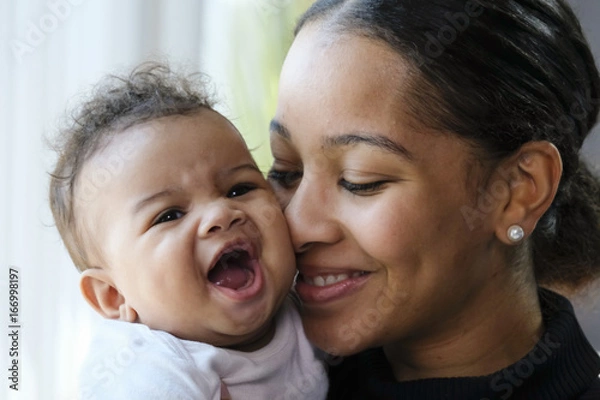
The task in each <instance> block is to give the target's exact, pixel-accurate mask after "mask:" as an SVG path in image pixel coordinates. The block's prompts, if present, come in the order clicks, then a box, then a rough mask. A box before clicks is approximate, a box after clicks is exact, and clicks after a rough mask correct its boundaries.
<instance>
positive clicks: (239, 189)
mask: <svg viewBox="0 0 600 400" xmlns="http://www.w3.org/2000/svg"><path fill="white" fill-rule="evenodd" d="M257 187H258V186H257V185H255V184H253V183H239V184H237V185H234V186H233V187H232V188H231V189H229V192H227V197H229V198H232V197H239V196H243V195H245V194H246V193H248V192H251V191H253V190H254V189H256V188H257Z"/></svg>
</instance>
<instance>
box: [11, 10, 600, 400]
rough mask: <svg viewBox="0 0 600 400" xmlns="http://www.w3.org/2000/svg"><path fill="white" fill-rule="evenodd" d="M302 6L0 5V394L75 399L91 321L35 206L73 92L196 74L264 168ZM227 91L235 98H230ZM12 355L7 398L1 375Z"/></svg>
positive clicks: (43, 207) (43, 201)
mask: <svg viewBox="0 0 600 400" xmlns="http://www.w3.org/2000/svg"><path fill="white" fill-rule="evenodd" d="M308 2H309V1H306V0H204V1H200V0H23V1H21V0H20V1H14V0H0V39H1V40H0V43H1V46H2V47H1V51H2V53H1V55H0V321H1V322H0V337H1V338H2V339H0V398H1V399H7V400H13V399H14V400H17V399H19V400H22V399H27V400H30V399H31V400H37V399H40V400H52V399H60V400H70V399H75V396H74V393H73V380H74V378H75V376H76V374H77V369H78V365H79V363H80V361H81V358H82V356H83V353H84V349H85V347H86V344H87V342H88V340H89V335H90V332H91V330H92V325H93V322H94V321H97V320H98V318H99V317H97V316H96V315H95V314H93V312H92V311H90V309H89V307H88V306H87V304H85V303H84V301H83V300H82V298H81V296H80V294H79V291H78V287H77V282H78V274H77V272H76V271H75V268H74V267H73V266H72V263H71V261H70V259H69V257H68V255H67V253H66V251H65V250H64V247H63V245H62V243H61V241H60V239H59V237H58V234H57V232H56V230H55V228H54V226H53V221H52V217H51V214H50V211H49V209H48V205H47V193H46V192H47V187H48V175H47V173H48V171H50V170H51V167H52V164H53V162H54V155H53V153H52V152H51V151H50V150H49V148H48V146H47V145H46V143H45V142H44V138H45V137H51V136H52V134H53V133H54V132H55V130H56V127H57V125H58V122H59V119H60V116H61V115H63V114H64V110H65V109H66V108H68V107H69V106H72V105H73V104H75V103H76V102H77V97H74V96H76V95H77V94H78V93H81V92H82V91H85V90H87V89H89V88H90V87H91V85H92V84H93V83H94V82H96V81H97V80H98V79H99V78H100V77H101V76H103V75H104V74H106V73H109V72H119V71H126V70H128V69H129V68H130V67H131V66H133V65H135V64H137V63H138V62H140V61H143V60H146V59H148V58H149V57H154V58H156V57H163V58H168V59H169V60H170V61H171V62H173V63H174V64H183V65H187V66H189V67H190V69H196V70H198V69H199V70H203V71H205V72H207V73H208V74H209V75H211V77H212V79H213V82H214V83H215V87H216V89H217V92H218V93H220V95H221V98H222V99H223V102H222V107H221V111H223V112H224V114H225V115H226V116H229V117H233V118H234V120H235V122H236V124H238V126H240V125H241V126H242V127H243V126H247V127H250V128H249V130H251V131H253V132H254V133H253V134H252V135H250V137H249V138H248V139H249V141H250V146H251V147H258V146H259V147H260V149H259V151H260V152H261V153H260V154H261V155H260V157H261V158H260V159H259V164H262V166H265V165H266V164H268V158H266V156H265V154H266V153H267V152H268V149H267V148H266V147H265V145H266V142H267V140H266V128H267V125H266V124H267V119H268V116H269V115H270V114H271V113H272V111H273V110H272V108H273V101H274V97H275V89H276V78H277V74H276V72H275V73H273V72H272V71H271V72H269V74H267V75H265V74H264V69H265V63H266V64H268V65H267V67H266V68H267V69H270V70H276V69H277V68H278V65H279V64H280V61H281V57H282V56H283V53H285V48H286V44H285V43H288V42H289V36H290V34H289V29H288V27H283V28H282V27H281V18H278V16H280V14H282V13H288V12H289V9H290V8H294V10H293V11H292V13H296V15H297V12H299V11H300V10H301V9H303V8H305V7H306V4H307V3H308ZM580 3H583V2H580ZM590 3H595V2H592V1H590ZM596 17H599V15H596ZM596 19H597V18H594V19H593V21H596ZM278 35H281V37H279V36H278ZM273 40H275V42H276V45H273V44H272V41H273ZM267 43H270V44H269V45H267ZM272 58H275V59H274V60H273V59H272ZM232 71H233V72H232ZM234 75H235V77H237V78H236V79H237V81H236V80H235V79H234V80H232V79H233V78H232V76H234ZM233 82H235V84H234V83H233ZM238 90H240V91H242V92H244V93H245V94H246V96H245V97H243V99H241V100H240V98H239V97H236V96H235V94H236V92H237V91H238ZM263 97H264V99H263ZM257 115H260V116H261V117H260V118H259V119H257V117H256V116H257ZM261 129H264V131H261ZM242 132H244V129H242ZM253 135H254V136H253ZM596 137H598V136H597V135H596ZM594 148H595V149H596V150H593V149H592V150H591V151H588V154H594V153H595V154H596V156H594V157H596V158H595V162H596V168H600V167H598V162H597V160H598V158H597V155H598V151H597V149H598V148H600V143H599V141H598V140H597V139H595V142H594ZM590 149H591V148H590ZM10 268H15V269H16V270H18V277H19V281H18V285H19V287H18V292H19V293H18V296H19V297H18V299H19V300H18V301H19V304H18V321H17V322H16V323H14V322H13V323H11V322H10V321H9V314H10V312H9V297H8V296H9V269H10ZM596 317H597V314H596ZM9 325H19V326H20V327H19V328H18V329H17V330H18V352H19V354H18V359H17V358H13V357H11V356H10V354H9V351H10V348H11V347H12V340H10V338H9V337H8V335H9V334H10V333H11V331H12V330H13V329H12V328H9ZM15 359H16V360H18V368H19V382H18V389H19V390H18V391H14V390H12V389H10V388H9V384H10V383H11V382H10V381H9V380H8V377H9V376H10V372H9V371H8V369H9V368H10V367H11V363H12V361H13V360H15Z"/></svg>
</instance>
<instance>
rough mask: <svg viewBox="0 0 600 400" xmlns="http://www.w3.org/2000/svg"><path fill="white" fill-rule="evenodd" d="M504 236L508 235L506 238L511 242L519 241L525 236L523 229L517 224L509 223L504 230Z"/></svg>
mask: <svg viewBox="0 0 600 400" xmlns="http://www.w3.org/2000/svg"><path fill="white" fill-rule="evenodd" d="M506 236H508V240H510V241H511V242H513V243H517V242H520V241H521V240H522V239H523V237H524V236H525V231H523V228H521V227H520V226H519V225H511V226H510V227H509V228H508V231H506Z"/></svg>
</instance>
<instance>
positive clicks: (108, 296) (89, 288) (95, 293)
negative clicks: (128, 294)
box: [79, 268, 137, 322]
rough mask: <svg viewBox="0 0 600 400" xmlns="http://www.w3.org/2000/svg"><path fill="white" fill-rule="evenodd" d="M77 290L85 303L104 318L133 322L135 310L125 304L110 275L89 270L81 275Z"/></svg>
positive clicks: (96, 269)
mask: <svg viewBox="0 0 600 400" xmlns="http://www.w3.org/2000/svg"><path fill="white" fill-rule="evenodd" d="M79 288H80V289H81V293H82V294H83V297H84V298H85V299H86V301H87V302H88V303H89V304H90V305H91V306H92V308H93V309H94V310H96V311H97V312H98V313H99V314H100V315H102V316H103V317H104V318H109V319H120V320H123V321H127V322H134V321H135V320H136V319H137V314H136V312H135V310H133V309H132V308H131V307H129V306H128V305H127V304H126V302H125V297H124V296H123V295H122V294H121V293H120V292H119V290H118V289H117V288H116V286H115V284H114V282H113V281H112V279H111V277H110V275H109V274H108V273H107V272H106V271H105V270H103V269H100V268H90V269H86V270H85V271H83V272H82V273H81V279H80V281H79Z"/></svg>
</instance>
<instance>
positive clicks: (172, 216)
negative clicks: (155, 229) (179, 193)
mask: <svg viewBox="0 0 600 400" xmlns="http://www.w3.org/2000/svg"><path fill="white" fill-rule="evenodd" d="M184 215H185V214H184V213H183V211H180V210H175V209H171V210H167V211H165V212H163V213H161V214H160V215H159V216H158V217H156V219H155V220H154V222H153V223H152V226H154V225H158V224H162V223H164V222H170V221H175V220H176V219H179V218H181V217H183V216H184Z"/></svg>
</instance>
